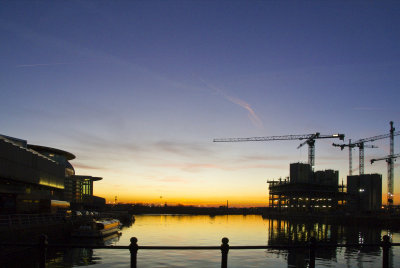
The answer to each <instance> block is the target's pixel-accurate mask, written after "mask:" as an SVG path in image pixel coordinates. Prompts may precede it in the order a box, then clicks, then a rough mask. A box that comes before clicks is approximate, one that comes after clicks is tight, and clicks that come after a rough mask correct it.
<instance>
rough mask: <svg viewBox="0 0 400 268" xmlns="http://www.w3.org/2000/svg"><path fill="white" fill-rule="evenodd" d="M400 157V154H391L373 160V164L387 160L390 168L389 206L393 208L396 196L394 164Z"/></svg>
mask: <svg viewBox="0 0 400 268" xmlns="http://www.w3.org/2000/svg"><path fill="white" fill-rule="evenodd" d="M398 157H400V154H391V155H388V156H385V157H381V158H375V159H371V164H373V163H374V162H376V161H380V160H386V163H387V167H388V190H387V200H388V206H389V208H391V207H392V206H393V196H394V186H393V175H394V173H393V162H394V161H395V160H396V158H398Z"/></svg>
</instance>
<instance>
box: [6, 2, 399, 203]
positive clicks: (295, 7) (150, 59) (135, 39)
mask: <svg viewBox="0 0 400 268" xmlns="http://www.w3.org/2000/svg"><path fill="white" fill-rule="evenodd" d="M399 15H400V4H399V3H397V2H396V1H380V2H371V1H331V2H328V1H303V2H298V1H295V2H292V1H69V2H63V1H59V2H55V3H54V2H53V1H40V2H39V1H35V2H33V1H2V2H1V3H0V32H1V42H0V57H1V61H0V89H1V90H0V104H1V105H0V124H1V126H2V128H1V133H2V134H5V135H10V136H15V137H19V138H23V139H27V140H28V141H29V142H31V143H34V144H41V145H47V146H53V147H57V148H60V149H64V150H67V151H70V152H72V153H74V154H75V155H76V156H77V159H75V160H73V161H72V164H74V165H75V167H76V171H77V173H79V174H92V175H97V176H101V177H103V178H104V179H103V181H101V182H98V183H97V185H96V188H95V191H96V194H99V195H103V196H106V197H107V198H108V199H110V198H111V197H114V196H119V198H120V200H121V201H134V202H161V201H162V202H164V201H165V202H172V203H173V202H182V203H199V204H200V203H207V204H211V203H212V204H218V203H219V202H221V203H223V202H225V200H226V199H230V200H234V201H233V202H232V203H233V204H235V202H236V204H238V205H239V204H261V203H262V202H266V194H267V185H266V180H267V179H272V178H278V177H280V176H281V177H285V176H287V175H288V172H289V163H290V162H298V161H302V162H306V161H307V148H303V149H300V150H297V149H296V147H297V146H298V144H299V142H298V141H290V142H284V141H282V142H269V143H257V142H254V143H240V144H239V143H228V144H218V143H212V139H213V138H219V137H252V136H269V135H287V134H308V133H315V132H321V133H322V134H334V133H344V134H346V139H347V138H351V139H353V140H356V139H360V138H365V137H370V136H374V135H378V134H384V133H388V130H389V121H394V124H395V127H396V126H398V124H399V122H400V108H399V106H398V99H399V95H400V94H399V90H398V89H399V86H400V78H399V77H400V76H399V73H400V50H399V47H400V46H399V41H400V16H399ZM398 129H399V130H400V128H398ZM397 139H398V138H396V139H395V153H397V152H399V149H398V148H399V147H398V141H397ZM332 142H334V140H320V141H317V142H316V167H315V168H316V169H317V170H318V169H327V168H333V169H337V170H339V171H340V178H345V176H346V175H347V173H348V158H347V155H348V154H347V151H340V150H338V149H337V148H333V147H332V146H331V143H332ZM335 142H338V141H335ZM375 144H376V145H377V146H379V148H378V149H370V150H366V159H367V160H368V159H370V158H372V157H380V156H384V155H386V154H388V152H389V148H388V144H389V141H388V140H383V141H380V142H377V143H375ZM357 154H358V151H357V150H355V151H354V155H353V156H354V157H353V166H355V167H357V166H358V158H357ZM365 170H366V172H367V173H368V172H379V173H382V174H383V178H384V188H385V184H386V164H385V163H384V162H379V163H376V164H374V166H371V165H369V163H368V162H366V168H365ZM398 171H399V170H398V167H397V166H396V169H395V188H396V191H395V192H396V194H397V195H398V194H400V190H399V189H400V188H399V187H396V186H399V184H400V182H399V183H397V181H398V175H397V174H398ZM355 172H356V171H355ZM160 196H163V198H160Z"/></svg>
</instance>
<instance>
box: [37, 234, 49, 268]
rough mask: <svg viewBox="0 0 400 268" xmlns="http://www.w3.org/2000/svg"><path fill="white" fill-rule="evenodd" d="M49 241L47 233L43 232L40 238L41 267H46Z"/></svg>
mask: <svg viewBox="0 0 400 268" xmlns="http://www.w3.org/2000/svg"><path fill="white" fill-rule="evenodd" d="M48 244H49V242H48V241H47V235H45V234H42V235H40V238H39V258H40V259H39V268H46V251H47V245H48Z"/></svg>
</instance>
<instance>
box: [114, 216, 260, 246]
mask: <svg viewBox="0 0 400 268" xmlns="http://www.w3.org/2000/svg"><path fill="white" fill-rule="evenodd" d="M135 218H136V221H135V223H134V225H132V226H131V227H130V228H128V229H124V230H123V236H122V238H121V243H120V244H129V238H130V237H137V238H138V240H139V242H138V243H139V244H140V245H220V244H221V239H222V238H223V237H228V238H229V240H230V244H231V245H244V244H267V240H268V224H267V221H265V220H263V218H262V217H261V216H259V215H249V216H242V215H223V216H192V215H177V216H174V215H145V216H136V217H135Z"/></svg>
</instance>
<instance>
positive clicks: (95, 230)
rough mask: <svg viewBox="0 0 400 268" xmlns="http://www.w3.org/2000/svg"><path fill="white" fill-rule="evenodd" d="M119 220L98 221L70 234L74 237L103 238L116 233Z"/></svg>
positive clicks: (82, 226) (80, 227)
mask: <svg viewBox="0 0 400 268" xmlns="http://www.w3.org/2000/svg"><path fill="white" fill-rule="evenodd" d="M120 225H121V224H120V222H119V220H115V219H112V220H99V221H93V222H90V223H87V224H83V225H81V226H79V228H78V229H77V230H74V231H73V232H72V236H74V237H105V236H109V235H112V234H115V233H118V230H119V227H120Z"/></svg>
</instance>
